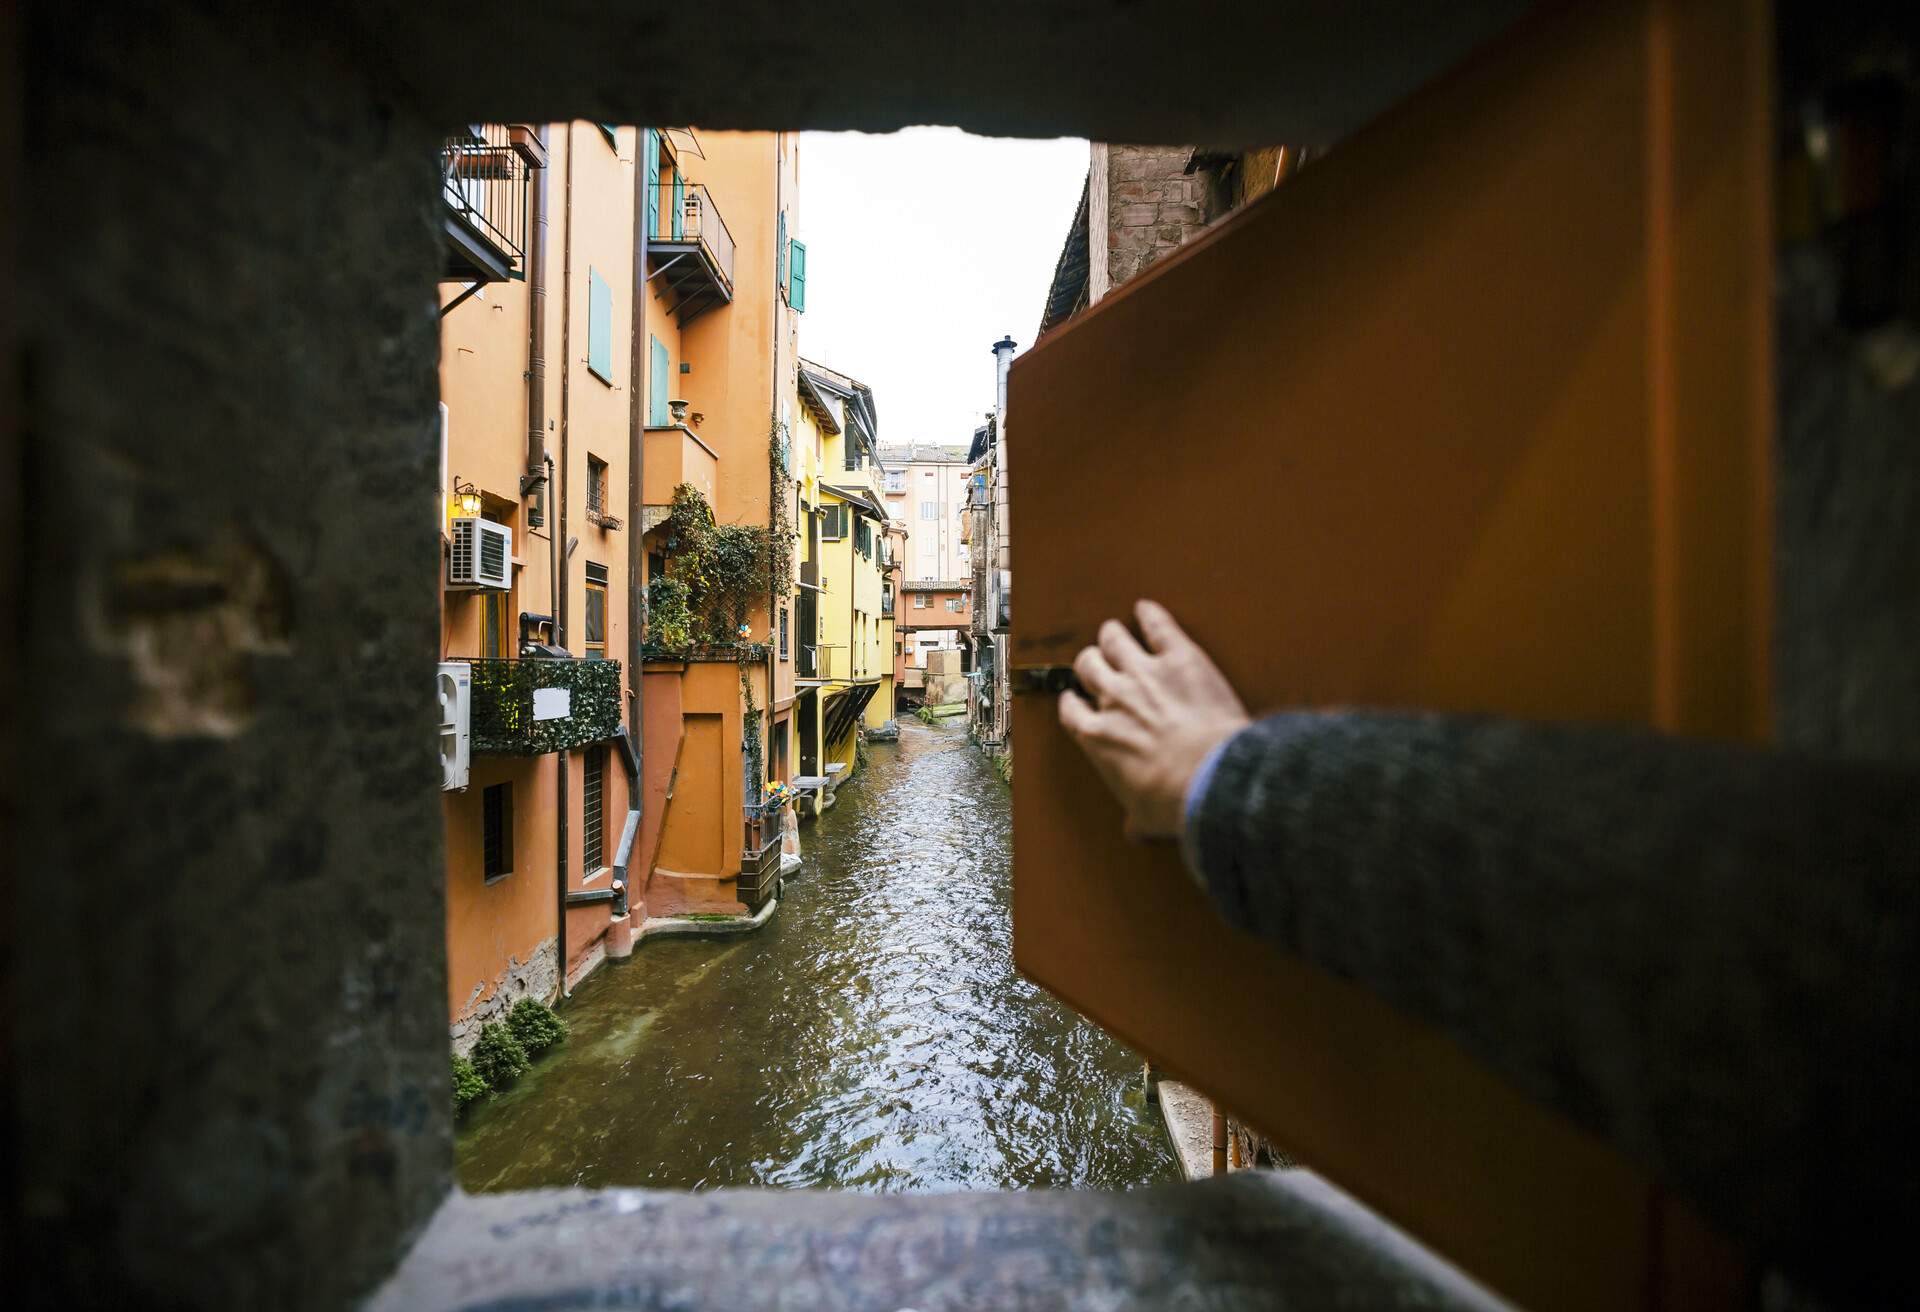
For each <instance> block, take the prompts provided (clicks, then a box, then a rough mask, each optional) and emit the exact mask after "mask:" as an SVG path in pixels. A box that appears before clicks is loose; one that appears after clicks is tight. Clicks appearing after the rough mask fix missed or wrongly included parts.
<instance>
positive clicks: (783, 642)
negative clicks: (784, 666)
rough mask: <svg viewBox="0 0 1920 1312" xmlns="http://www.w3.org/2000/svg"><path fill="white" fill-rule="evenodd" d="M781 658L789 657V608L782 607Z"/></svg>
mask: <svg viewBox="0 0 1920 1312" xmlns="http://www.w3.org/2000/svg"><path fill="white" fill-rule="evenodd" d="M780 659H781V660H786V659H787V608H786V607H785V606H782V607H781V608H780Z"/></svg>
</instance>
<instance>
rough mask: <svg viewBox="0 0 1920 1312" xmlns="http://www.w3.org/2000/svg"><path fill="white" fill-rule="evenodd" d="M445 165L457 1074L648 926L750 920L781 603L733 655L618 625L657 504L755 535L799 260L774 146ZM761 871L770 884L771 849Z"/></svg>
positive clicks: (606, 149) (792, 170)
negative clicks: (534, 1005)
mask: <svg viewBox="0 0 1920 1312" xmlns="http://www.w3.org/2000/svg"><path fill="white" fill-rule="evenodd" d="M443 163H444V170H443V171H444V174H445V187H444V190H445V193H446V200H447V220H446V221H447V226H448V231H449V242H448V246H449V250H450V251H453V252H454V255H452V256H450V259H449V267H448V276H447V280H446V281H445V282H443V284H442V296H441V302H442V319H441V395H442V401H443V418H444V435H443V439H442V448H443V453H442V461H443V468H442V484H443V487H444V490H445V497H444V501H445V505H444V506H442V507H441V508H439V512H438V513H440V514H441V516H442V520H443V527H444V532H443V540H444V544H445V550H446V553H447V558H448V564H447V579H448V587H447V590H446V592H445V593H444V597H443V607H442V638H441V659H442V661H443V662H445V663H446V664H443V674H444V672H445V671H448V670H453V671H455V672H456V673H459V672H470V674H471V681H470V685H469V694H470V699H471V700H470V705H469V708H468V713H467V714H468V723H469V725H470V735H469V756H468V766H467V771H466V776H465V778H464V780H461V781H460V785H461V786H453V779H454V773H455V772H452V771H450V772H449V784H450V786H449V787H448V789H447V791H446V792H445V794H444V796H445V823H446V852H447V955H448V966H449V977H448V1012H449V1021H450V1025H451V1030H452V1036H453V1039H454V1045H455V1048H456V1050H464V1048H465V1047H466V1046H467V1045H468V1044H469V1043H470V1042H471V1040H472V1039H473V1037H475V1035H477V1032H478V1029H479V1026H480V1025H481V1024H482V1023H484V1022H485V1021H487V1020H490V1019H493V1018H495V1017H497V1016H498V1015H499V1014H501V1013H502V1012H504V1010H505V1009H506V1008H507V1007H510V1006H511V1005H512V1003H513V1002H514V1001H517V1000H518V999H519V998H520V997H523V996H534V997H539V998H541V999H543V1000H552V999H553V998H554V997H555V996H557V995H559V994H561V993H563V992H565V991H566V990H568V989H569V988H571V986H572V985H574V984H576V983H578V981H579V980H580V979H581V978H583V977H584V976H585V975H586V974H588V973H589V972H591V971H592V970H593V969H594V968H595V967H596V966H597V965H599V964H600V963H601V962H602V961H604V960H605V959H606V958H607V957H608V956H609V955H612V956H616V957H617V956H621V955H625V954H626V953H627V952H628V951H630V950H631V944H632V942H633V940H634V938H635V936H636V935H637V933H638V932H639V931H640V930H641V928H642V926H644V924H645V921H646V919H647V918H648V916H650V915H652V916H659V915H670V914H673V913H675V912H678V911H684V910H688V909H698V910H704V911H714V912H722V913H726V912H735V913H742V914H744V913H747V912H749V911H751V910H753V909H755V908H756V907H757V906H758V905H759V904H761V903H764V901H765V900H766V898H767V897H768V896H769V895H770V894H771V891H772V888H773V883H772V881H771V880H770V879H762V878H758V877H757V872H758V870H759V869H761V868H764V867H765V865H766V864H767V863H766V862H765V860H764V856H765V852H764V848H765V847H766V844H765V843H764V842H762V841H761V838H762V836H763V835H767V834H773V835H776V836H777V832H778V827H779V821H778V817H777V816H774V817H761V816H759V815H757V814H755V813H754V812H755V811H756V810H757V808H758V804H759V803H760V801H761V790H762V784H761V775H762V774H764V770H765V765H764V763H765V762H766V761H768V760H769V759H771V754H770V753H769V751H768V748H767V739H768V736H769V735H770V733H771V732H773V728H772V726H773V725H774V724H775V723H778V722H779V721H780V719H781V718H782V710H783V698H784V703H785V704H786V705H789V706H790V704H791V697H792V691H791V689H792V674H791V664H790V662H783V661H782V660H781V659H780V658H779V656H778V654H777V648H776V645H775V643H774V642H773V641H772V639H773V636H774V631H775V629H776V627H777V624H778V612H779V604H778V603H776V602H775V600H774V598H773V597H772V594H771V591H769V593H768V596H767V597H766V598H765V599H764V600H760V601H758V602H757V603H756V604H755V605H753V606H752V607H751V608H750V609H749V612H748V614H747V617H746V625H745V626H744V627H745V628H746V630H747V632H745V633H743V634H737V635H732V636H734V637H736V638H737V640H736V641H732V642H729V643H726V644H711V643H708V644H703V645H701V646H699V647H697V648H693V647H690V646H688V645H687V644H681V645H680V646H679V647H678V648H676V649H674V650H663V649H662V648H661V647H660V645H659V644H657V643H654V644H650V643H649V638H650V637H651V636H652V635H650V634H649V633H648V632H647V631H646V628H645V618H644V617H645V616H646V613H647V608H646V599H647V595H648V588H649V583H650V579H651V576H652V574H653V573H655V572H671V561H672V559H673V557H674V547H675V543H674V542H673V541H671V540H670V534H669V533H668V532H667V529H668V526H667V524H666V520H667V509H668V507H669V506H670V505H671V504H672V503H673V500H674V492H675V489H676V488H679V487H681V486H682V485H689V486H691V488H693V489H694V490H695V491H696V492H697V493H698V496H699V499H700V500H701V501H703V502H704V503H705V505H706V506H707V507H709V508H710V510H711V514H712V517H713V520H714V522H715V523H717V524H721V525H735V526H750V527H757V528H759V529H761V530H768V529H770V527H771V525H770V519H771V508H772V506H773V505H774V498H773V495H772V489H773V486H774V482H775V480H776V478H777V477H778V472H777V466H776V463H775V461H774V459H773V452H774V450H775V448H776V447H777V440H776V439H777V435H778V431H779V423H780V420H781V417H782V416H781V413H780V398H782V397H787V396H790V395H791V394H792V391H793V370H794V359H795V331H796V329H795V316H796V314H797V312H798V311H797V308H796V306H795V304H793V303H791V302H796V301H797V302H798V304H799V305H804V268H805V266H804V259H805V253H804V246H803V245H801V244H800V243H798V242H796V241H794V240H793V237H792V234H793V232H794V228H795V219H796V216H797V199H798V160H797V138H796V137H795V136H794V135H792V134H737V133H696V132H695V131H693V130H691V129H686V128H670V129H651V128H634V127H626V126H617V125H607V124H595V123H586V122H575V123H570V124H547V125H473V126H472V128H471V130H470V131H469V132H468V133H466V134H463V135H461V136H457V137H455V138H452V139H450V141H449V144H448V150H447V153H446V155H445V156H444V157H443ZM796 248H797V251H798V253H797V254H796ZM796 276H797V294H796V293H795V283H796ZM472 520H481V521H484V522H485V524H488V525H497V526H498V528H499V529H504V530H506V534H509V535H510V544H509V542H508V541H507V538H506V535H503V534H501V533H499V532H498V531H497V530H496V529H489V528H485V527H479V528H478V529H477V530H476V527H475V526H474V525H472V524H469V523H467V522H465V521H472ZM772 545H773V546H774V547H775V548H776V549H777V548H778V546H779V545H780V544H779V543H778V542H774V543H773V544H772ZM476 549H478V550H479V553H480V554H479V555H474V554H473V552H474V551H475V550H476ZM502 550H504V552H505V555H506V562H505V565H506V568H505V570H504V572H503V573H498V574H490V575H487V576H486V577H483V578H481V579H480V580H479V581H478V582H476V581H475V576H474V568H473V562H474V561H476V560H478V561H480V563H481V565H482V566H486V565H488V564H489V563H492V564H498V563H499V561H498V559H497V557H498V556H499V555H500V553H501V552H502ZM789 550H790V547H789ZM488 551H492V552H493V554H494V557H495V559H494V560H493V561H491V562H489V561H487V560H484V559H482V557H484V556H486V554H487V552H488ZM482 573H483V574H484V573H485V570H484V569H483V570H482ZM782 600H784V598H783V599H782ZM636 671H639V672H641V677H640V678H638V679H637V680H636V678H635V677H634V675H635V672H636ZM447 686H450V683H449V680H448V679H447V678H444V677H443V688H444V687H447ZM444 755H447V753H446V752H443V756H444ZM750 776H751V777H750ZM773 857H774V861H773V865H772V868H773V870H774V871H775V873H776V874H777V857H778V844H777V841H775V842H774V844H773ZM743 867H744V868H745V869H746V871H747V874H748V877H747V878H746V879H745V880H744V881H743V879H742V875H743ZM562 963H564V968H563V964H562Z"/></svg>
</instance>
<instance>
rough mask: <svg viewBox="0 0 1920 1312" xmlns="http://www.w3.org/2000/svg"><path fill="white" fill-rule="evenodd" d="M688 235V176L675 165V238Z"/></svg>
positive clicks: (680, 238)
mask: <svg viewBox="0 0 1920 1312" xmlns="http://www.w3.org/2000/svg"><path fill="white" fill-rule="evenodd" d="M686 235H687V177H686V175H685V174H684V173H682V172H681V171H680V166H679V165H678V164H675V165H674V166H673V239H674V240H675V241H681V240H684V239H685V237H686Z"/></svg>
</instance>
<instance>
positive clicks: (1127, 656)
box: [1100, 620, 1147, 674]
mask: <svg viewBox="0 0 1920 1312" xmlns="http://www.w3.org/2000/svg"><path fill="white" fill-rule="evenodd" d="M1100 654H1101V655H1102V656H1105V657H1106V658H1107V664H1109V665H1111V666H1113V668H1114V669H1116V670H1119V671H1120V672H1121V673H1123V674H1124V673H1126V672H1127V671H1129V670H1134V669H1138V668H1139V667H1140V666H1141V664H1143V663H1144V662H1145V661H1146V659H1147V653H1146V652H1145V651H1143V650H1141V648H1140V644H1139V643H1138V642H1135V641H1134V638H1133V635H1132V634H1131V633H1128V632H1127V626H1126V625H1124V624H1122V623H1121V622H1120V621H1119V620H1108V621H1106V622H1105V623H1104V624H1102V625H1101V626H1100Z"/></svg>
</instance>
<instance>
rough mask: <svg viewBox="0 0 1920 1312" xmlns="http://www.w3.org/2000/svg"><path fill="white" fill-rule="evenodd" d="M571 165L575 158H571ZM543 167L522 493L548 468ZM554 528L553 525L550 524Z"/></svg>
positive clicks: (541, 135)
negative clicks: (525, 457)
mask: <svg viewBox="0 0 1920 1312" xmlns="http://www.w3.org/2000/svg"><path fill="white" fill-rule="evenodd" d="M533 136H534V139H535V140H536V141H538V142H539V143H540V153H541V155H542V156H543V157H544V156H545V155H546V153H547V128H546V125H545V124H544V123H543V124H540V125H538V126H537V127H535V128H534V130H533ZM567 163H568V166H569V167H571V166H572V163H573V161H572V158H571V157H569V158H568V161H567ZM548 172H549V171H548V170H547V169H545V168H542V169H541V170H540V185H539V186H537V187H535V188H534V189H533V224H532V242H531V245H532V247H533V249H532V251H530V252H529V253H528V256H527V470H526V473H525V474H524V475H522V477H521V479H520V494H521V495H522V496H525V495H527V494H528V493H529V492H532V491H534V490H536V489H537V488H538V487H539V486H540V484H541V482H542V480H544V479H545V477H546V471H547V463H548V462H547V178H548ZM548 528H549V531H551V528H552V526H551V525H549V526H548Z"/></svg>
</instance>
